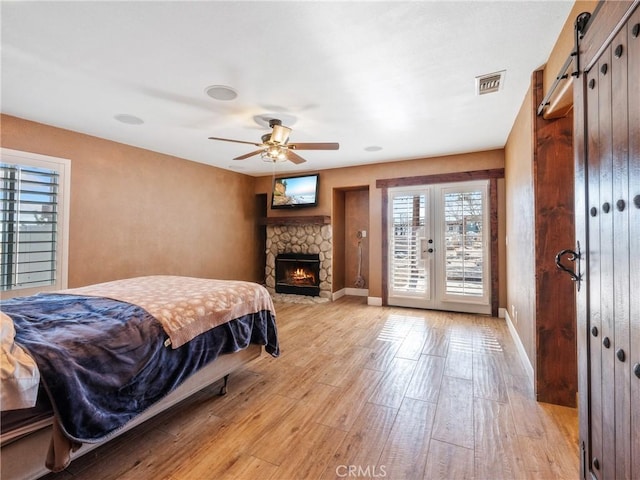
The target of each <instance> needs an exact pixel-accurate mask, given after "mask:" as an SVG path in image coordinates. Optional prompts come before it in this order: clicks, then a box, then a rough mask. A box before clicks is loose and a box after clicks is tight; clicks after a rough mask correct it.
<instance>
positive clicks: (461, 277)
mask: <svg viewBox="0 0 640 480" xmlns="http://www.w3.org/2000/svg"><path fill="white" fill-rule="evenodd" d="M483 208H484V192H483V191H482V190H478V191H466V192H449V193H445V194H444V214H445V219H444V220H445V222H444V243H445V248H446V258H445V293H446V294H447V295H465V296H472V297H482V296H483V295H484V281H483V280H484V278H483V272H484V252H483V248H482V247H483V230H484V225H483V218H484V216H483Z"/></svg>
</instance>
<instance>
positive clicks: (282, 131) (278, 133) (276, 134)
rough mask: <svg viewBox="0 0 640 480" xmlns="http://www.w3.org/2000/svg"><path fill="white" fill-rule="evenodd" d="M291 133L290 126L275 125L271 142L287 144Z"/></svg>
mask: <svg viewBox="0 0 640 480" xmlns="http://www.w3.org/2000/svg"><path fill="white" fill-rule="evenodd" d="M290 133H291V129H290V128H289V127H283V126H282V125H274V126H273V132H272V133H271V143H275V144H277V145H286V144H287V142H288V141H289V134H290Z"/></svg>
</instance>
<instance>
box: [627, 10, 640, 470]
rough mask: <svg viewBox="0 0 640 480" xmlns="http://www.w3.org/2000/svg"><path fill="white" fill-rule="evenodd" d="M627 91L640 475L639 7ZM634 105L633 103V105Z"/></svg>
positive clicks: (635, 446)
mask: <svg viewBox="0 0 640 480" xmlns="http://www.w3.org/2000/svg"><path fill="white" fill-rule="evenodd" d="M627 50H628V52H629V54H628V55H627V71H628V74H627V79H628V84H627V92H628V95H629V100H628V104H629V106H630V108H629V114H628V117H627V120H628V132H629V153H628V155H629V173H628V175H629V177H628V178H629V208H628V214H629V220H628V221H629V251H630V252H631V255H630V258H629V285H630V295H629V318H630V319H631V321H630V325H629V355H628V356H629V360H628V368H629V369H630V370H631V372H630V374H629V379H630V384H631V385H630V391H629V397H630V403H631V404H630V410H631V421H630V422H629V431H630V435H631V444H630V449H631V463H630V468H631V473H630V478H640V434H638V432H640V294H638V292H639V290H640V7H638V8H636V9H635V12H634V14H633V15H632V17H631V19H630V21H629V23H628V25H627ZM634 106H635V107H634Z"/></svg>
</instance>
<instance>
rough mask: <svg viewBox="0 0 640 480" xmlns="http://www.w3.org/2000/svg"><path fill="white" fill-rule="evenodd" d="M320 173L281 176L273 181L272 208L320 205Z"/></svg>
mask: <svg viewBox="0 0 640 480" xmlns="http://www.w3.org/2000/svg"><path fill="white" fill-rule="evenodd" d="M319 176H320V175H319V174H318V173H314V174H311V175H297V176H291V177H280V178H276V179H274V181H273V192H272V193H271V208H303V207H315V206H317V205H318V177H319Z"/></svg>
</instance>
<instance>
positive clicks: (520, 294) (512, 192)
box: [505, 88, 536, 364]
mask: <svg viewBox="0 0 640 480" xmlns="http://www.w3.org/2000/svg"><path fill="white" fill-rule="evenodd" d="M532 102H533V98H532V90H531V88H529V90H528V91H527V95H526V96H525V99H524V101H523V103H522V106H521V107H520V111H519V113H518V116H517V117H516V120H515V122H514V124H513V127H512V129H511V133H510V134H509V138H508V139H507V145H506V147H505V183H506V192H505V197H506V205H507V208H506V236H507V254H506V257H507V258H506V260H507V279H508V282H507V306H506V308H507V311H508V312H509V316H510V317H511V320H512V322H513V324H514V326H515V328H516V330H517V331H518V336H519V337H520V341H521V342H522V344H523V346H524V348H525V351H526V353H527V356H528V357H529V360H530V361H531V363H532V364H535V351H536V345H535V324H536V318H535V317H536V311H535V294H536V285H535V271H536V270H535V238H534V197H533V138H532V132H533V124H532V115H533V106H532Z"/></svg>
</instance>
